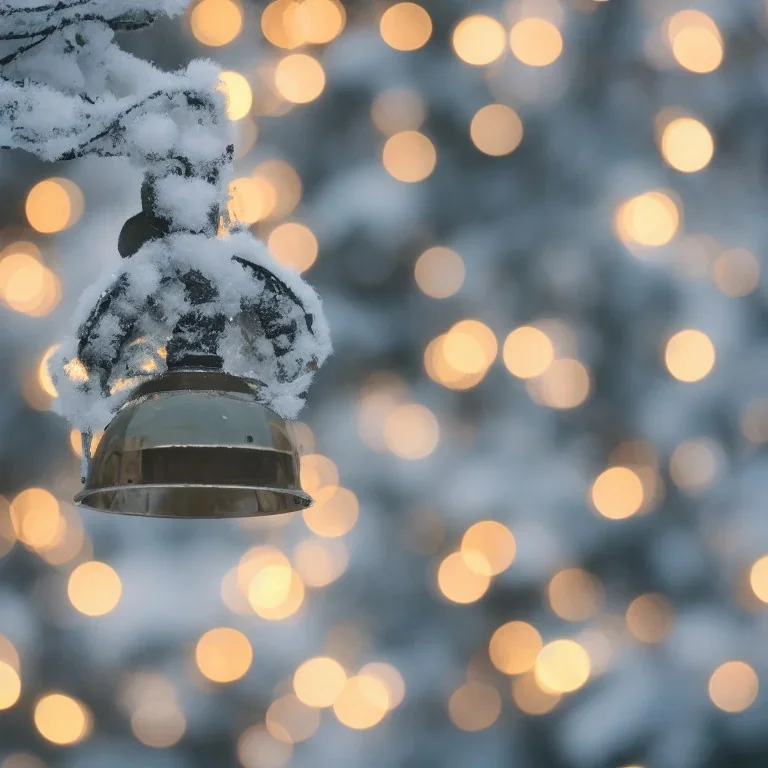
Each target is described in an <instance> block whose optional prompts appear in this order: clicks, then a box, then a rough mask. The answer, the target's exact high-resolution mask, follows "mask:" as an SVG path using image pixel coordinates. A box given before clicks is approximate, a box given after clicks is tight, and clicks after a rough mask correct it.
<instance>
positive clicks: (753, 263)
mask: <svg viewBox="0 0 768 768" xmlns="http://www.w3.org/2000/svg"><path fill="white" fill-rule="evenodd" d="M712 280H713V281H714V283H715V285H716V286H717V287H718V288H719V289H720V290H721V291H722V292H723V293H724V294H725V295H726V296H732V297H734V298H739V297H741V296H746V295H747V294H750V293H752V291H754V290H755V288H757V286H758V283H759V282H760V262H759V261H758V260H757V258H756V257H755V255H754V254H753V253H751V252H750V251H748V250H747V249H746V248H734V249H732V250H728V251H723V253H721V254H720V255H719V256H718V257H717V259H715V263H714V264H713V265H712Z"/></svg>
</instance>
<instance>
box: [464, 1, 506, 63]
mask: <svg viewBox="0 0 768 768" xmlns="http://www.w3.org/2000/svg"><path fill="white" fill-rule="evenodd" d="M505 38H506V35H505V33H504V27H502V26H501V24H500V23H499V22H498V21H496V19H493V18H491V17H490V16H485V15H483V14H477V15H474V16H468V17H467V18H465V19H462V20H461V21H460V22H459V23H458V24H457V25H456V28H455V29H454V30H453V38H452V42H453V49H454V51H456V55H457V56H458V57H459V58H460V59H461V60H462V61H465V62H466V63H467V64H472V65H473V66H476V67H481V66H485V65H486V64H490V63H492V62H494V61H496V59H498V58H499V57H500V56H501V54H502V53H504V47H505V44H506V39H505Z"/></svg>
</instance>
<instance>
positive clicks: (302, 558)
mask: <svg viewBox="0 0 768 768" xmlns="http://www.w3.org/2000/svg"><path fill="white" fill-rule="evenodd" d="M293 560H294V567H295V568H296V572H297V573H298V574H299V576H301V579H302V581H303V582H304V584H305V585H306V586H308V587H315V588H319V587H327V586H328V585H329V584H332V583H333V582H334V581H336V580H337V579H338V578H339V577H340V576H341V575H342V574H343V573H344V571H346V569H347V565H348V564H349V554H348V553H347V547H346V546H345V544H344V542H343V541H341V540H339V539H332V540H327V541H315V540H311V539H308V540H306V541H300V542H299V543H298V544H297V545H296V547H295V548H294V550H293Z"/></svg>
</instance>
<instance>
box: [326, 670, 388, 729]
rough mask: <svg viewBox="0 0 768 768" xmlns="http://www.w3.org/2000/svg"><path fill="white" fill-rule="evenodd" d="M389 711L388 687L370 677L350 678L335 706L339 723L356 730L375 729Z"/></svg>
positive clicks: (358, 676)
mask: <svg viewBox="0 0 768 768" xmlns="http://www.w3.org/2000/svg"><path fill="white" fill-rule="evenodd" d="M389 709H390V703H389V692H388V691H387V686H386V685H385V684H384V683H383V682H382V681H381V680H379V679H378V678H377V677H371V676H369V675H356V676H355V677H350V678H349V680H347V682H346V683H345V685H344V688H343V689H342V691H341V694H340V695H339V697H338V698H337V699H336V701H335V702H334V704H333V712H334V714H335V715H336V717H337V718H338V720H339V722H340V723H342V724H343V725H346V726H347V728H352V729H354V730H365V729H367V728H373V727H374V726H375V725H377V724H378V723H380V722H381V721H382V720H383V719H384V717H385V716H386V714H387V712H388V711H389Z"/></svg>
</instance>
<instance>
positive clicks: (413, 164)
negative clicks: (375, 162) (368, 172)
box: [381, 131, 437, 184]
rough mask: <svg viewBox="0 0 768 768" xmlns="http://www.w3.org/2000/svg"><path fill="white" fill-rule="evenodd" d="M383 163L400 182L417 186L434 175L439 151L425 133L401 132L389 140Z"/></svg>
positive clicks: (382, 158) (383, 155)
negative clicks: (417, 183) (416, 184)
mask: <svg viewBox="0 0 768 768" xmlns="http://www.w3.org/2000/svg"><path fill="white" fill-rule="evenodd" d="M381 161H382V163H383V164H384V168H385V169H386V170H387V172H388V173H389V174H390V175H392V176H394V178H396V179H397V180H398V181H403V182H405V183H407V184H415V183H416V182H419V181H424V179H426V178H427V177H428V176H430V175H431V174H432V171H434V169H435V165H436V164H437V151H436V150H435V145H434V144H433V143H432V142H431V141H430V140H429V139H428V138H427V137H426V136H425V135H424V134H423V133H419V132H418V131H400V132H399V133H396V134H394V135H393V136H390V137H389V138H388V139H387V141H386V143H385V144H384V149H383V150H382V155H381Z"/></svg>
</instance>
